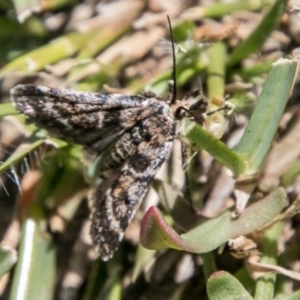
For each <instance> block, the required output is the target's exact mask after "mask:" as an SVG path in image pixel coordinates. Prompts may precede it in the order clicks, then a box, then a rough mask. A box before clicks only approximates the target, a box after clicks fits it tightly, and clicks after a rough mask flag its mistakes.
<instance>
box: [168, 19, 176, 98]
mask: <svg viewBox="0 0 300 300" xmlns="http://www.w3.org/2000/svg"><path fill="white" fill-rule="evenodd" d="M167 18H168V23H169V29H170V38H171V45H172V63H173V70H172V81H173V89H172V95H171V101H170V103H171V104H174V103H175V101H176V96H177V82H176V57H175V46H174V38H173V31H172V25H171V21H170V17H169V16H168V15H167Z"/></svg>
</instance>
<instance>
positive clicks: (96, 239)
mask: <svg viewBox="0 0 300 300" xmlns="http://www.w3.org/2000/svg"><path fill="white" fill-rule="evenodd" d="M11 100H12V102H13V103H14V105H15V107H16V108H17V110H18V111H20V112H21V113H22V114H24V115H26V116H27V117H28V118H29V120H30V121H32V122H33V123H35V124H37V125H38V126H39V127H41V128H44V129H46V130H48V131H49V133H50V134H52V135H53V136H56V137H59V138H61V139H63V140H66V141H68V142H72V143H77V144H81V145H84V146H85V147H86V149H87V150H88V151H92V152H94V153H97V154H101V155H102V156H101V162H100V167H99V174H98V177H99V180H98V181H97V183H96V187H95V188H94V190H93V192H92V194H91V202H92V208H91V220H92V225H91V230H90V232H91V237H92V240H93V243H94V245H95V246H96V248H97V250H98V252H99V255H100V257H101V258H102V259H103V260H107V259H109V258H111V257H112V255H113V254H114V252H115V250H116V249H117V248H118V246H119V244H120V242H121V240H122V238H123V235H124V231H125V229H126V228H127V226H128V224H129V223H130V221H131V219H132V218H133V216H134V213H135V212H136V210H137V208H138V206H139V203H140V201H141V200H142V199H143V197H144V196H145V194H146V193H147V191H148V189H149V186H150V184H151V182H152V180H153V178H154V176H155V174H156V173H157V171H158V169H159V167H160V166H161V165H162V163H163V162H164V161H165V159H166V158H167V157H168V155H169V154H170V152H171V149H172V145H173V139H174V136H175V116H174V113H173V112H172V110H171V108H170V106H169V104H168V103H166V102H164V101H162V100H161V99H159V98H157V97H151V96H149V97H143V96H126V95H119V94H112V95H103V94H97V93H87V92H75V91H68V90H63V89H56V88H50V87H45V86H36V85H18V86H16V87H14V88H13V89H12V90H11Z"/></svg>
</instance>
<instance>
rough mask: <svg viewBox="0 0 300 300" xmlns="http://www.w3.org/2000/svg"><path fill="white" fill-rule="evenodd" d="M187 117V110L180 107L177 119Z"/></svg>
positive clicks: (177, 110) (176, 114)
mask: <svg viewBox="0 0 300 300" xmlns="http://www.w3.org/2000/svg"><path fill="white" fill-rule="evenodd" d="M184 117H185V110H184V108H183V107H181V106H180V107H178V108H177V109H176V111H175V118H176V119H178V120H181V119H183V118H184Z"/></svg>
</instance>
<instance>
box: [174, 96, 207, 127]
mask: <svg viewBox="0 0 300 300" xmlns="http://www.w3.org/2000/svg"><path fill="white" fill-rule="evenodd" d="M207 106H208V101H207V98H206V97H205V96H204V95H203V94H202V93H201V92H200V91H199V90H196V91H193V92H191V93H190V94H188V95H187V96H186V97H184V98H183V99H182V100H177V101H175V103H173V104H172V109H173V113H174V115H175V118H176V119H178V120H181V119H182V118H185V117H187V116H188V115H190V117H191V118H193V119H195V121H199V122H200V123H202V121H203V118H204V114H205V113H206V110H207Z"/></svg>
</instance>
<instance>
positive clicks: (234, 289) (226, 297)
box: [207, 271, 253, 300]
mask: <svg viewBox="0 0 300 300" xmlns="http://www.w3.org/2000/svg"><path fill="white" fill-rule="evenodd" d="M207 294H208V298H209V300H233V299H243V300H253V297H251V295H250V294H249V293H248V292H247V291H246V289H245V288H244V287H243V286H242V284H241V283H240V282H239V281H238V280H237V279H236V278H235V277H234V276H232V275H231V274H229V273H227V272H224V271H218V272H215V273H214V274H213V275H212V276H211V277H210V278H209V279H208V281H207Z"/></svg>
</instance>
